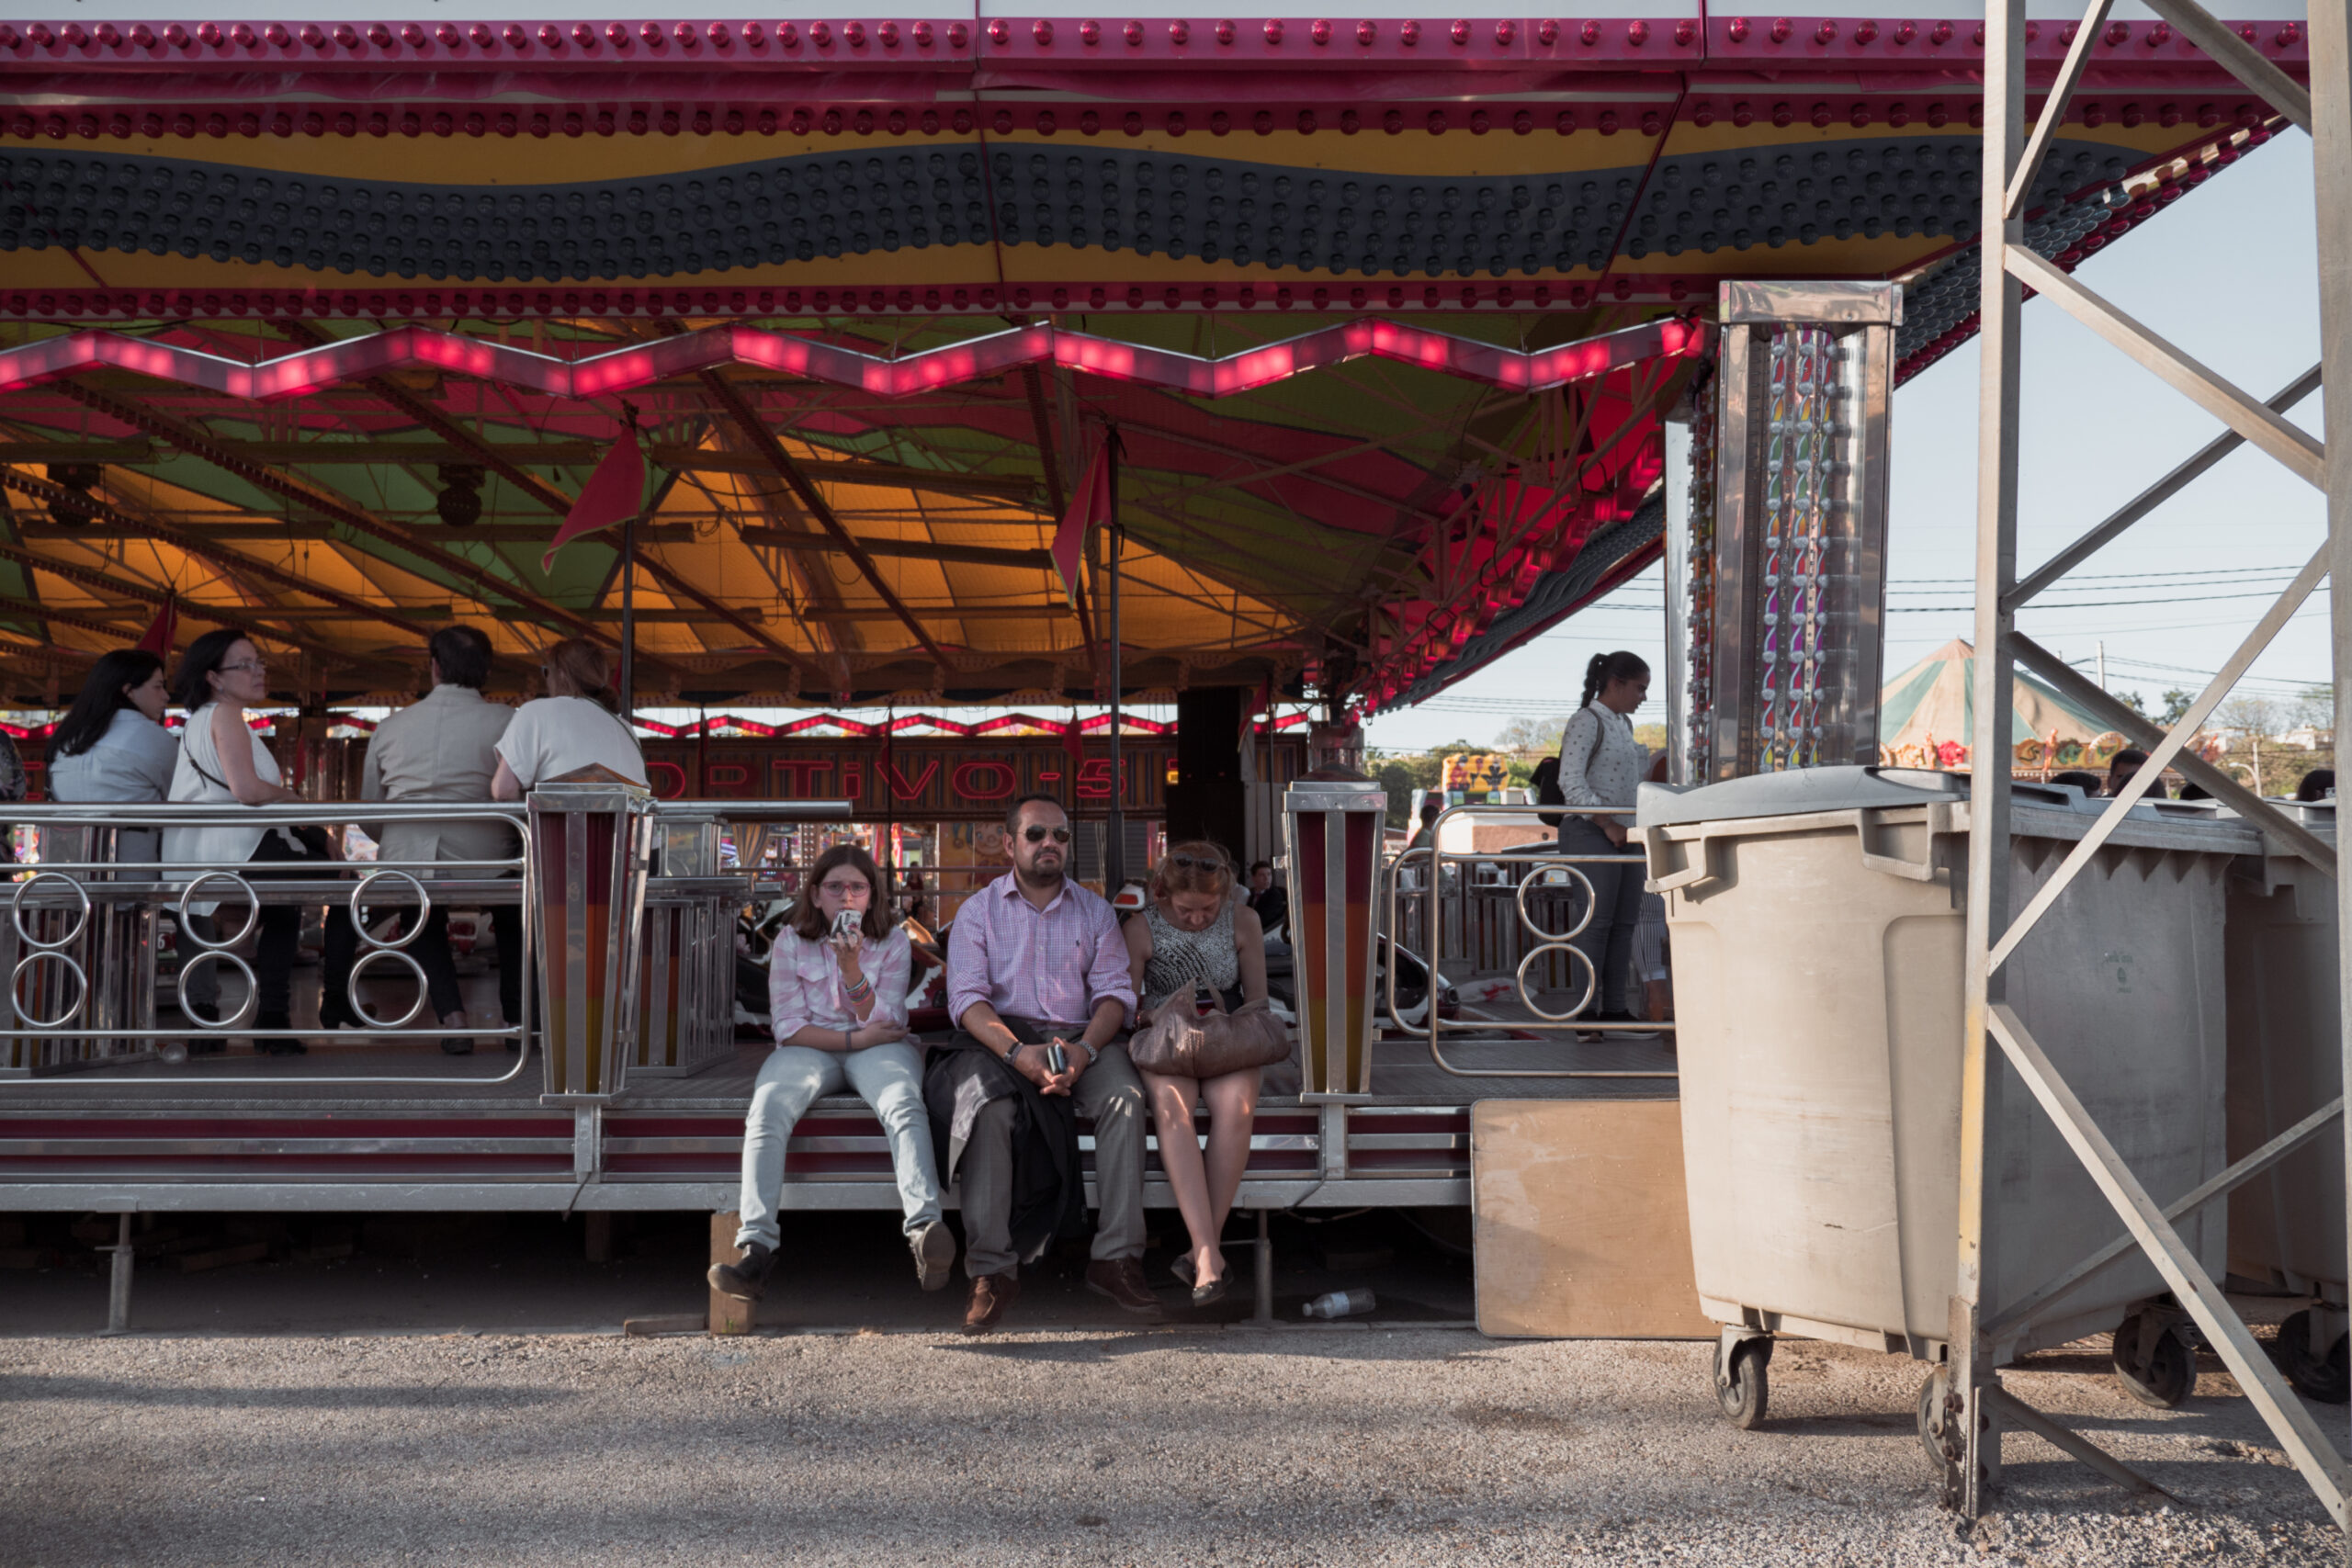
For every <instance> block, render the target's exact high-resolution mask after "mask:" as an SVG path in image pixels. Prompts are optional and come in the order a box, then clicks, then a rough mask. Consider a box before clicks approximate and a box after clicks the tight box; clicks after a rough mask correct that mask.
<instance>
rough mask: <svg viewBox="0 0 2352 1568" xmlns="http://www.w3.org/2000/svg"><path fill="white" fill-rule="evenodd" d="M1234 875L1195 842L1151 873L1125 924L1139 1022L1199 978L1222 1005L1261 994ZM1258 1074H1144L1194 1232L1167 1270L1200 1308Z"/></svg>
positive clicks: (1213, 1285)
mask: <svg viewBox="0 0 2352 1568" xmlns="http://www.w3.org/2000/svg"><path fill="white" fill-rule="evenodd" d="M1234 882H1235V877H1234V874H1233V863H1232V862H1231V861H1230V860H1228V859H1227V858H1226V854H1225V852H1224V851H1223V850H1221V849H1219V848H1218V847H1217V846H1216V845H1215V844H1213V843H1209V842H1206V841H1204V840H1194V841H1193V842H1191V843H1183V844H1178V845H1177V846H1176V847H1175V848H1173V849H1171V850H1170V851H1169V852H1168V853H1167V855H1166V856H1165V858H1163V859H1162V860H1161V861H1160V863H1159V867H1158V868H1157V869H1156V870H1154V871H1153V873H1152V874H1151V883H1150V887H1149V892H1150V895H1151V897H1150V900H1149V902H1148V903H1146V904H1145V905H1144V909H1143V918H1142V919H1139V920H1138V919H1131V920H1129V921H1128V922H1127V924H1126V938H1127V956H1128V958H1129V960H1130V962H1131V963H1132V964H1133V968H1134V974H1135V987H1136V995H1137V996H1138V997H1140V998H1143V1003H1142V1005H1141V1006H1140V1007H1138V1008H1137V1009H1136V1028H1137V1029H1138V1030H1140V1029H1142V1028H1143V1027H1144V1026H1145V1025H1146V1024H1147V1023H1148V1022H1150V1021H1151V1015H1152V1013H1153V1012H1154V1010H1157V1009H1159V1008H1160V1007H1162V1006H1165V1005H1166V1004H1167V1003H1168V1002H1169V1001H1170V999H1171V998H1190V997H1191V996H1192V995H1193V987H1194V986H1195V984H1196V983H1198V982H1203V981H1205V982H1206V983H1207V984H1208V986H1209V987H1210V988H1211V989H1212V990H1215V991H1216V993H1217V994H1218V998H1219V999H1220V1000H1222V1001H1223V1002H1224V1004H1225V1008H1226V1010H1227V1012H1233V1011H1237V1010H1239V1009H1240V1008H1241V1007H1242V1006H1243V1005H1244V1004H1246V1003H1250V1002H1263V1001H1264V1000H1265V999H1266V932H1265V928H1264V927H1263V926H1262V925H1261V924H1260V922H1259V919H1258V917H1257V915H1256V914H1255V913H1254V912H1253V911H1251V910H1250V908H1248V907H1247V906H1246V905H1237V904H1235V902H1234V901H1233V887H1234ZM1138 1070H1141V1069H1138ZM1263 1072H1264V1069H1263V1068H1261V1067H1245V1068H1243V1069H1242V1070H1241V1071H1239V1072H1235V1073H1226V1074H1223V1075H1221V1076H1219V1077H1213V1078H1206V1079H1201V1078H1181V1077H1169V1076H1167V1075H1165V1074H1162V1073H1155V1072H1149V1071H1144V1072H1143V1085H1144V1092H1145V1093H1146V1094H1147V1095H1148V1096H1149V1097H1150V1100H1151V1115H1152V1123H1153V1125H1154V1126H1155V1127H1156V1128H1157V1129H1158V1130H1159V1163H1160V1166H1161V1167H1162V1168H1164V1169H1165V1170H1166V1171H1167V1173H1168V1185H1169V1186H1170V1188H1172V1189H1174V1190H1175V1193H1176V1209H1177V1212H1178V1213H1181V1214H1182V1215H1183V1216H1184V1228H1185V1229H1186V1230H1187V1231H1188V1232H1190V1233H1191V1236H1192V1243H1193V1246H1192V1250H1191V1251H1189V1252H1187V1253H1185V1255H1184V1256H1183V1257H1182V1258H1178V1259H1177V1260H1176V1262H1175V1264H1174V1267H1173V1272H1174V1273H1175V1275H1176V1277H1177V1278H1178V1279H1179V1280H1182V1281H1183V1282H1184V1283H1185V1284H1187V1285H1189V1286H1191V1287H1192V1289H1193V1305H1195V1306H1206V1305H1208V1304H1209V1303H1211V1302H1214V1301H1216V1300H1217V1299H1218V1298H1219V1297H1221V1296H1223V1295H1224V1294H1225V1292H1226V1285H1227V1275H1226V1262H1225V1252H1224V1250H1223V1248H1222V1247H1220V1246H1219V1245H1218V1238H1219V1237H1221V1236H1222V1235H1224V1234H1225V1222H1226V1217H1227V1215H1229V1214H1231V1213H1233V1200H1234V1197H1235V1195H1236V1194H1238V1192H1239V1191H1240V1190H1241V1172H1242V1168H1243V1167H1245V1166H1247V1165H1248V1164H1249V1163H1250V1127H1251V1124H1252V1123H1253V1122H1255V1121H1256V1119H1257V1115H1258V1087H1259V1081H1260V1078H1261V1076H1262V1075H1263ZM1195 1100H1199V1101H1201V1102H1203V1103H1205V1104H1206V1105H1207V1106H1208V1111H1209V1139H1208V1149H1207V1151H1206V1153H1205V1154H1204V1152H1203V1151H1202V1148H1201V1144H1200V1139H1199V1137H1198V1135H1197V1134H1195V1133H1194V1131H1193V1126H1194V1123H1193V1102H1194V1101H1195Z"/></svg>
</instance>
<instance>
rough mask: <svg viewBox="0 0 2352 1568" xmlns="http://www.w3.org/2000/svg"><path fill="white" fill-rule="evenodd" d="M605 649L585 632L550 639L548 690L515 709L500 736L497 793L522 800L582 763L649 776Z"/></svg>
mask: <svg viewBox="0 0 2352 1568" xmlns="http://www.w3.org/2000/svg"><path fill="white" fill-rule="evenodd" d="M612 670H613V667H612V664H611V662H610V661H609V660H606V659H605V650H604V649H601V648H598V647H597V646H596V645H595V644H594V643H593V642H590V641H588V640H587V639H586V638H584V637H566V638H564V639H563V640H562V641H561V642H559V643H555V644H552V645H550V646H549V647H548V650H547V654H546V657H545V658H544V659H542V660H540V663H539V677H540V679H541V680H543V681H544V682H546V683H547V691H548V694H547V695H546V696H544V697H539V698H536V699H535V700H533V701H531V702H527V703H525V704H524V705H522V706H521V707H519V708H516V709H515V720H514V722H513V723H511V724H509V725H508V726H507V727H506V733H505V734H504V735H503V736H501V737H500V738H499V741H498V772H497V773H496V775H495V776H493V777H492V779H491V781H490V794H491V798H492V799H493V800H520V799H522V798H523V796H524V795H525V794H526V792H528V791H530V790H533V789H536V788H537V787H538V786H539V785H540V784H546V783H547V782H548V781H549V780H551V779H560V778H562V777H563V776H564V775H565V774H567V773H577V772H578V771H579V770H581V769H582V768H587V767H602V768H608V769H610V770H611V771H612V772H614V773H618V774H619V775H620V776H621V777H622V778H625V779H627V780H628V782H629V783H631V784H643V783H645V755H644V753H643V752H641V751H639V750H638V746H637V731H635V730H634V729H631V728H629V726H628V720H627V719H625V718H623V717H622V716H621V712H620V706H621V701H620V697H619V695H618V694H616V692H614V690H613V689H612V678H613V676H612Z"/></svg>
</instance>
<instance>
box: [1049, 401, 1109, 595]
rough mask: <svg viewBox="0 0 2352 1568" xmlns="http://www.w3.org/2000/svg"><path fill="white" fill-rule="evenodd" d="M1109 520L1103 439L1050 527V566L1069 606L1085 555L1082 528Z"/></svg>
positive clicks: (1106, 461)
mask: <svg viewBox="0 0 2352 1568" xmlns="http://www.w3.org/2000/svg"><path fill="white" fill-rule="evenodd" d="M1110 522H1111V443H1110V442H1109V441H1108V440H1107V439H1106V440H1105V441H1104V442H1103V445H1102V446H1097V447H1096V448H1095V449H1094V457H1093V459H1092V461H1091V462H1089V463H1088V464H1087V465H1086V478H1085V479H1084V480H1083V481H1081V482H1080V485H1079V487H1078V493H1077V494H1076V495H1073V496H1071V497H1070V500H1069V511H1068V512H1067V513H1063V515H1062V521H1061V525H1060V526H1059V527H1057V528H1056V529H1055V530H1054V544H1053V555H1054V566H1055V567H1056V569H1057V570H1059V571H1060V572H1061V574H1062V588H1063V590H1064V591H1065V592H1068V593H1069V607H1070V608H1071V609H1073V610H1075V609H1077V608H1078V572H1079V566H1080V562H1081V561H1083V560H1084V559H1085V556H1086V531H1087V530H1088V529H1089V528H1093V527H1104V526H1108V525H1109V524H1110Z"/></svg>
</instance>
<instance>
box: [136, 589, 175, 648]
mask: <svg viewBox="0 0 2352 1568" xmlns="http://www.w3.org/2000/svg"><path fill="white" fill-rule="evenodd" d="M179 629H180V615H179V610H178V608H177V607H176V606H175V604H174V602H173V601H172V600H170V599H165V600H164V607H163V608H162V609H160V610H158V611H156V612H155V618H154V619H153V620H152V621H150V622H148V623H147V635H146V636H145V637H141V638H140V639H139V651H140V652H141V653H152V654H153V655H154V656H155V657H156V658H158V659H166V660H167V659H169V658H171V656H172V637H174V635H175V634H176V633H177V632H178V631H179Z"/></svg>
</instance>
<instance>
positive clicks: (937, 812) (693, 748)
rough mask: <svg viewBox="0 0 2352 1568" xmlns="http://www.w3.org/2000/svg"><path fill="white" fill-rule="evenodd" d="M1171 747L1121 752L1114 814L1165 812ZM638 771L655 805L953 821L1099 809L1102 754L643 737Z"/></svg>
mask: <svg viewBox="0 0 2352 1568" xmlns="http://www.w3.org/2000/svg"><path fill="white" fill-rule="evenodd" d="M1175 758H1176V748H1175V745H1174V743H1173V742H1172V741H1170V740H1163V739H1129V740H1128V741H1127V742H1126V743H1125V745H1124V746H1123V747H1122V748H1121V758H1120V761H1121V768H1120V772H1121V773H1122V774H1123V775H1124V777H1125V789H1124V790H1123V791H1122V792H1121V797H1120V801H1119V805H1120V807H1121V809H1122V810H1125V811H1127V812H1130V813H1133V814H1136V815H1138V816H1145V817H1151V816H1158V815H1159V814H1160V813H1161V812H1162V811H1164V810H1165V809H1166V803H1167V778H1168V773H1169V770H1170V767H1172V766H1173V764H1174V762H1175ZM645 769H646V775H647V778H648V781H649V782H650V784H652V786H653V793H654V794H655V795H657V796H659V797H660V798H662V799H663V800H677V799H682V798H685V797H688V796H694V797H700V798H707V799H714V800H847V801H849V802H851V803H852V805H853V807H854V811H855V814H856V815H857V816H859V817H877V818H878V817H905V818H934V819H942V820H945V819H952V818H987V817H995V816H998V815H1001V813H1002V812H1003V810H1004V808H1005V807H1007V806H1008V805H1010V804H1011V803H1012V802H1013V801H1015V800H1018V799H1019V798H1020V797H1021V796H1023V795H1031V794H1037V795H1056V796H1058V797H1059V798H1061V799H1062V800H1065V801H1068V802H1069V803H1070V804H1071V806H1072V807H1073V808H1074V809H1076V810H1078V811H1080V812H1083V811H1085V810H1087V809H1088V808H1089V807H1092V808H1095V809H1098V810H1100V809H1107V808H1108V807H1109V806H1110V804H1111V780H1112V772H1111V756H1110V749H1109V747H1107V746H1105V745H1103V744H1101V743H1096V744H1092V745H1090V746H1088V747H1087V748H1086V749H1085V752H1084V755H1083V756H1080V757H1072V756H1071V755H1070V753H1069V750H1068V748H1067V747H1065V746H1064V744H1063V743H1062V742H1061V741H1059V740H1056V739H1036V740H1028V739H1022V740H1009V741H1008V740H995V741H989V742H984V743H978V744H975V743H974V742H971V741H968V740H945V741H933V740H899V741H896V742H894V743H893V744H892V745H891V747H890V748H889V751H888V755H887V756H886V755H885V754H884V751H883V748H882V744H881V742H880V741H879V740H878V739H863V738H854V739H812V740H710V741H695V740H649V741H647V742H646V743H645Z"/></svg>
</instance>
